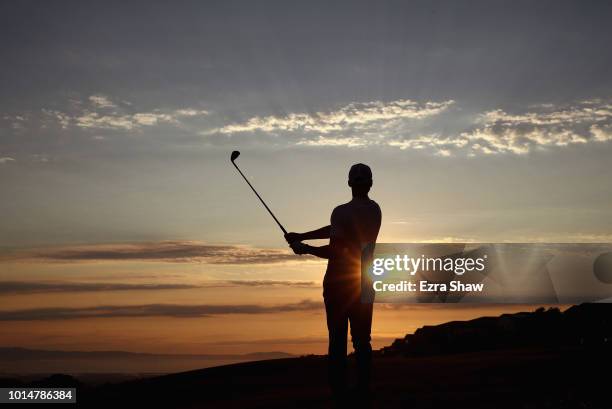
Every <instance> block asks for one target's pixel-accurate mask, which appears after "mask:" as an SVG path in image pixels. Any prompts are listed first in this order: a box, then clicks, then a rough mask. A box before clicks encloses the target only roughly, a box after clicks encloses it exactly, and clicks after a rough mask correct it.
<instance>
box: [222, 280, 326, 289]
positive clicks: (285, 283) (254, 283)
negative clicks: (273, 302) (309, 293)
mask: <svg viewBox="0 0 612 409" xmlns="http://www.w3.org/2000/svg"><path fill="white" fill-rule="evenodd" d="M224 283H226V284H228V285H230V286H245V287H299V288H312V287H319V286H320V284H319V283H317V282H316V281H291V280H227V281H225V282H224Z"/></svg>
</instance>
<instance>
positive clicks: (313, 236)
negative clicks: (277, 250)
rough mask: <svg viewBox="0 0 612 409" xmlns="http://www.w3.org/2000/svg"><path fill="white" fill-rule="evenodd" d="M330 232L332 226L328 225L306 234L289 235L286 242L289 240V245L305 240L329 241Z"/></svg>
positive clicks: (286, 236) (286, 235)
mask: <svg viewBox="0 0 612 409" xmlns="http://www.w3.org/2000/svg"><path fill="white" fill-rule="evenodd" d="M330 232H331V225H328V226H324V227H321V228H320V229H316V230H312V231H309V232H306V233H293V232H291V233H287V234H285V240H287V243H289V244H291V243H295V242H299V241H304V240H317V239H329V236H330Z"/></svg>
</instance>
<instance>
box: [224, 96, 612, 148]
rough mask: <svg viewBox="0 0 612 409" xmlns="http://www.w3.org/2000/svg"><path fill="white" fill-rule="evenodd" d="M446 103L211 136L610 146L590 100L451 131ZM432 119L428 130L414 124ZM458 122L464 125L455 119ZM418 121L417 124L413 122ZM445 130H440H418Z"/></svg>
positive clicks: (611, 122)
mask: <svg viewBox="0 0 612 409" xmlns="http://www.w3.org/2000/svg"><path fill="white" fill-rule="evenodd" d="M453 104H455V102H454V101H453V100H450V99H449V100H447V101H442V102H424V103H418V102H415V101H411V100H404V99H402V100H397V101H391V102H382V101H372V102H364V103H351V104H348V105H346V106H344V107H342V108H340V109H338V110H336V111H331V112H316V113H314V114H307V113H289V114H287V115H284V116H264V117H253V118H251V119H248V120H247V121H245V122H238V123H231V124H228V125H225V126H223V127H221V128H218V129H216V130H215V132H218V133H221V134H237V133H253V132H263V133H269V134H272V135H277V134H282V135H283V136H285V140H286V143H287V144H295V145H297V146H308V147H347V148H363V147H375V146H378V147H394V148H399V149H400V150H413V151H422V152H424V153H429V154H433V155H436V156H440V157H449V156H453V155H456V154H463V155H467V156H477V155H494V154H515V155H525V154H528V153H530V152H533V151H534V150H542V149H548V148H560V147H568V146H570V145H579V144H588V143H597V142H607V141H609V140H612V105H611V104H610V103H608V102H605V101H603V100H598V99H592V100H585V101H581V102H577V103H575V104H570V105H566V106H557V105H555V104H552V103H544V104H537V105H529V106H528V107H527V110H525V111H518V112H507V111H505V110H502V109H493V110H489V111H485V112H482V113H480V114H473V115H472V117H471V118H470V119H471V122H472V125H471V126H469V127H468V128H467V129H465V126H464V125H461V126H462V127H463V129H461V128H458V126H459V125H457V126H456V127H455V128H456V129H455V130H454V131H453V123H452V118H449V117H446V119H445V120H444V126H441V125H439V124H436V123H435V121H436V120H438V117H439V116H440V115H441V114H442V113H444V112H446V111H448V109H449V107H450V106H452V105H453ZM428 118H430V119H432V120H431V121H430V123H429V128H427V127H426V128H423V127H422V126H421V127H419V126H415V124H419V123H420V124H421V125H423V123H421V122H422V120H424V119H428ZM462 120H465V119H462ZM419 121H421V122H419ZM435 128H446V129H448V130H447V131H445V132H427V133H425V132H422V131H421V130H422V129H423V130H424V129H435Z"/></svg>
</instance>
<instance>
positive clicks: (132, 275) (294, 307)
mask: <svg viewBox="0 0 612 409" xmlns="http://www.w3.org/2000/svg"><path fill="white" fill-rule="evenodd" d="M56 250H57V249H56ZM77 257H79V256H77ZM235 262H236V261H235ZM1 265H2V269H1V270H0V281H2V282H3V283H4V284H5V285H4V287H6V283H19V285H20V287H18V288H16V289H13V290H10V289H9V290H7V291H6V293H5V294H3V295H2V297H1V298H0V331H1V332H2V333H3V336H2V339H1V340H0V342H1V344H0V346H4V347H8V346H11V347H15V346H19V347H26V348H35V349H58V350H86V351H95V350H123V351H132V352H150V353H173V354H176V353H185V354H244V353H251V352H267V351H283V352H289V353H294V354H311V353H314V354H322V353H325V351H326V348H327V332H326V324H325V313H324V309H323V306H322V289H321V280H322V277H323V274H324V271H325V263H324V262H321V261H316V260H311V259H302V260H299V259H298V260H289V261H282V262H277V263H263V262H255V263H248V264H246V265H245V264H239V263H238V262H236V264H231V263H229V264H216V263H209V262H202V261H201V260H197V261H196V260H189V261H185V260H182V261H180V262H177V261H171V262H169V261H167V260H166V261H160V260H153V261H146V260H87V261H84V260H37V259H27V258H26V259H18V260H15V259H13V260H10V257H9V259H8V260H7V257H5V260H4V261H3V262H2V263H1ZM26 277H27V279H26ZM41 283H42V284H43V285H50V287H46V288H42V289H41V288H39V287H37V285H40V284H41ZM122 285H127V286H133V287H127V288H124V287H121V286H122ZM151 286H153V287H151ZM155 286H157V287H155ZM174 286H184V287H182V288H175V287H174ZM151 306H153V307H151ZM534 308H535V306H530V305H423V304H421V305H400V306H397V305H386V304H377V305H376V306H375V312H374V322H373V328H372V337H373V346H374V347H375V348H380V347H383V346H386V345H389V344H390V343H391V342H392V341H393V339H395V338H398V337H403V336H404V335H405V334H407V333H412V332H414V330H416V329H417V328H418V327H421V326H423V325H431V324H439V323H443V322H447V321H452V320H466V319H471V318H475V317H479V316H484V315H499V314H501V313H507V312H517V311H531V310H533V309H534ZM97 315H103V316H97Z"/></svg>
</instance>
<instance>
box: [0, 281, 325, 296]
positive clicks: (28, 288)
mask: <svg viewBox="0 0 612 409" xmlns="http://www.w3.org/2000/svg"><path fill="white" fill-rule="evenodd" d="M220 287H223V288H231V287H273V288H274V287H294V288H319V287H320V283H317V282H316V281H292V280H218V281H213V280H211V281H207V282H204V283H201V284H173V283H165V284H149V283H144V284H142V283H136V284H132V283H95V282H94V283H84V282H61V281H58V282H35V281H0V295H9V294H10V295H17V294H41V293H77V292H108V291H164V290H191V289H199V288H220Z"/></svg>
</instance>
